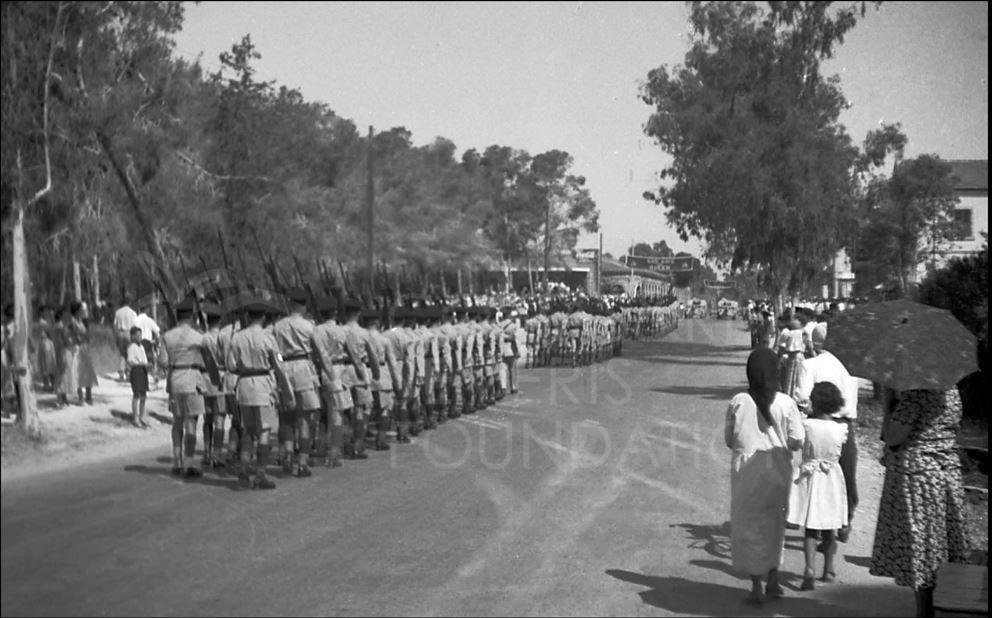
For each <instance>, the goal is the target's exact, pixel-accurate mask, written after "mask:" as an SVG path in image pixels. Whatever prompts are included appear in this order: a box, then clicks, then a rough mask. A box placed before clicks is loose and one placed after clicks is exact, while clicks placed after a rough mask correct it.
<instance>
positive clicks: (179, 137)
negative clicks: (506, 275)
mask: <svg viewBox="0 0 992 618" xmlns="http://www.w3.org/2000/svg"><path fill="white" fill-rule="evenodd" d="M182 21H183V9H182V5H181V4H180V3H179V2H142V3H134V2H107V1H103V2H61V3H43V2H10V3H4V5H3V24H4V25H3V76H2V80H3V127H2V131H3V136H2V137H3V140H2V204H0V205H2V207H3V212H2V217H3V225H4V226H5V229H6V228H7V227H8V226H9V225H10V221H11V220H12V217H13V213H14V208H13V204H14V203H15V202H16V201H17V200H28V199H30V198H31V197H32V195H33V194H34V192H36V191H38V189H39V187H41V186H43V185H44V181H45V175H44V165H43V162H44V160H45V158H46V156H47V157H48V158H49V159H50V160H51V164H52V165H51V168H52V175H53V178H52V187H53V189H52V191H51V193H50V194H49V195H47V197H45V199H43V200H41V201H40V202H39V203H38V204H36V205H34V206H33V207H32V208H30V209H29V210H28V211H27V221H26V222H25V232H26V237H27V244H28V248H29V262H30V268H31V273H32V278H33V280H34V282H35V286H34V287H35V289H36V291H37V292H38V295H39V300H41V301H45V302H61V301H62V300H64V297H65V296H66V292H65V278H66V273H67V270H68V268H67V264H69V263H71V262H72V261H73V260H75V261H76V262H81V263H82V264H83V265H84V266H83V268H84V269H86V265H88V264H90V263H91V262H90V260H91V258H93V257H94V256H95V257H96V258H97V263H99V264H100V265H101V269H100V275H101V277H100V279H101V281H99V282H97V285H99V286H100V287H102V288H103V290H104V295H106V294H107V293H108V292H109V294H110V295H111V296H116V295H117V293H118V290H119V289H121V288H128V289H129V290H130V291H131V293H132V294H139V295H140V294H143V293H148V292H150V291H151V289H152V288H151V284H150V283H149V280H150V279H154V280H156V282H157V283H159V284H161V285H162V287H163V288H166V289H165V291H166V293H168V294H173V295H177V294H178V293H179V292H180V291H181V288H182V287H183V285H184V282H183V279H184V277H181V276H180V274H179V273H180V272H181V271H182V270H189V271H194V270H196V271H198V270H200V269H201V267H202V266H207V267H209V268H217V267H222V266H223V265H224V262H225V257H226V258H227V262H229V263H231V266H232V269H235V268H236V269H238V270H245V271H247V272H244V273H242V276H243V277H244V278H245V279H246V280H251V279H255V280H257V279H258V278H259V277H264V276H265V274H266V273H267V272H268V271H269V270H270V269H269V268H268V267H267V266H266V265H265V262H266V260H271V261H273V262H275V264H276V270H277V271H281V272H283V273H287V272H288V273H292V272H293V271H294V266H295V265H296V264H299V265H301V266H302V270H303V271H306V272H305V274H306V275H307V276H310V277H313V276H314V275H315V274H316V272H317V271H318V270H319V268H318V267H317V266H316V264H317V263H318V262H319V261H320V260H327V261H328V262H336V261H338V260H340V261H341V263H342V266H343V267H344V268H345V269H355V270H357V269H359V268H360V265H361V264H363V263H364V258H365V255H366V249H367V248H366V235H365V227H366V223H365V222H366V218H365V217H366V208H365V205H366V191H367V178H368V176H367V174H368V167H369V160H371V168H372V176H373V179H374V184H373V190H374V195H375V222H376V226H375V227H376V229H375V246H374V252H375V256H376V261H377V262H380V263H382V264H385V265H387V267H388V268H390V269H396V270H399V269H401V268H402V269H403V271H404V272H407V271H409V272H410V273H416V272H420V273H425V272H428V271H431V270H448V269H452V270H455V269H459V268H483V267H495V266H496V265H498V264H500V263H505V262H517V263H519V262H520V261H521V260H526V259H528V258H534V257H537V256H539V255H541V253H542V252H543V251H545V250H546V249H547V250H548V251H550V252H551V253H552V254H555V255H556V254H558V253H567V252H569V251H570V250H572V249H573V248H574V246H575V242H576V239H577V237H578V234H579V233H580V232H582V231H586V232H591V231H595V230H597V229H598V222H597V219H598V211H597V207H596V204H595V202H594V201H593V200H592V198H591V197H590V195H589V189H588V186H587V185H586V181H585V178H584V177H583V176H581V175H580V174H578V173H577V172H576V171H575V170H574V169H573V160H572V157H571V156H570V155H569V154H568V153H567V152H564V151H562V150H558V149H552V150H549V151H547V152H543V153H536V154H531V153H528V152H526V151H525V150H523V149H520V148H515V147H512V146H505V145H491V146H489V147H487V148H486V149H485V150H484V151H483V152H482V154H480V153H479V152H477V151H476V150H474V149H470V150H467V151H465V152H464V153H463V154H461V155H459V154H458V152H457V147H456V145H455V144H454V143H452V142H451V141H450V140H448V139H446V138H444V137H437V138H435V139H434V140H433V141H432V142H430V143H427V144H426V145H423V146H416V145H415V144H414V143H413V136H412V135H411V134H410V132H409V131H408V130H407V129H405V128H403V127H390V128H379V130H377V131H376V132H375V133H374V135H373V136H372V139H371V141H370V140H369V137H368V136H367V135H365V134H364V131H362V130H360V129H359V128H358V127H356V126H355V123H354V122H353V121H352V120H350V119H347V118H343V117H341V116H339V115H337V114H336V113H335V112H334V111H333V110H332V109H331V107H330V106H329V105H328V104H326V103H324V102H317V101H309V100H307V99H305V98H304V97H303V95H302V94H301V93H300V91H299V90H296V89H294V88H290V87H287V86H284V85H280V84H278V83H276V82H273V81H262V80H260V79H258V77H257V75H256V72H255V69H254V66H255V63H256V62H257V60H258V59H259V58H260V57H261V53H262V50H259V49H257V48H256V46H255V44H254V43H253V42H252V40H251V37H250V35H246V36H245V37H243V38H242V39H241V40H240V41H238V42H236V43H235V44H234V45H232V47H231V49H230V50H228V51H226V52H225V53H223V54H221V55H220V58H219V61H220V68H219V69H218V70H217V71H216V72H214V73H209V74H207V73H205V72H204V71H203V69H202V68H201V67H200V65H199V63H197V62H193V63H190V62H187V61H185V60H182V59H179V58H177V57H175V56H174V55H173V47H174V43H173V40H172V38H171V37H172V35H173V34H175V33H176V32H177V31H178V30H179V29H180V28H181V27H182ZM50 52H51V53H50ZM50 56H51V65H52V68H51V71H50V75H51V78H50V79H46V77H45V76H46V66H47V63H48V60H49V57H50ZM46 87H47V88H48V89H49V90H50V91H51V97H50V99H51V103H50V105H49V107H50V109H48V114H47V116H46V115H45V114H43V113H42V112H43V107H44V106H43V101H45V100H46V99H45V97H44V96H43V95H44V93H45V89H46ZM45 118H48V120H47V122H48V128H49V133H50V135H51V136H52V138H51V140H49V142H50V146H51V147H50V149H48V150H46V149H45V148H43V143H44V140H42V139H40V137H41V135H42V133H43V131H42V124H43V123H44V122H45ZM221 238H222V239H223V245H224V246H223V247H222V243H221V241H220V239H221ZM256 238H257V243H256V240H255V239H256ZM3 242H4V246H3V248H4V251H5V252H8V251H9V249H8V246H9V244H8V243H7V240H6V236H5V238H4V241H3ZM7 264H8V260H4V267H3V273H2V274H3V277H4V281H7V280H9V277H10V270H9V267H8V265H7ZM184 267H185V268H184ZM92 274H95V273H92ZM8 287H9V286H6V285H5V286H4V290H7V289H8ZM59 289H61V292H57V290H59Z"/></svg>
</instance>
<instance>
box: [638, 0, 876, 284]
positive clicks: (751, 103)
mask: <svg viewBox="0 0 992 618" xmlns="http://www.w3.org/2000/svg"><path fill="white" fill-rule="evenodd" d="M865 9H866V6H865V4H864V3H861V4H860V5H854V6H849V7H845V8H840V9H835V8H834V7H833V6H832V3H829V2H771V3H769V6H768V8H767V10H762V9H760V8H758V7H757V6H756V5H755V4H753V3H744V2H706V3H702V2H694V3H692V5H691V15H690V23H691V26H692V40H691V47H690V50H689V52H688V53H687V54H686V56H685V61H684V64H683V65H680V66H676V67H666V66H661V67H658V68H656V69H653V70H652V71H650V73H649V74H648V78H647V81H646V82H645V83H644V84H643V86H642V90H641V97H642V99H643V101H644V102H645V103H646V104H648V105H649V106H651V107H652V108H653V109H654V111H653V113H652V114H651V116H650V117H649V119H648V121H647V123H646V124H645V126H644V132H645V133H646V134H647V135H648V136H650V137H652V138H654V140H655V142H656V143H657V144H658V145H659V146H660V147H661V148H662V150H664V151H665V152H666V153H668V154H670V155H671V156H672V163H671V165H670V166H669V167H667V168H665V169H663V170H662V171H661V173H660V178H661V186H660V187H658V188H657V189H655V190H653V191H648V192H645V197H646V198H647V199H651V200H653V201H655V202H657V203H659V204H662V205H664V206H665V207H666V209H667V217H668V220H669V222H670V223H671V224H672V225H673V226H675V227H676V229H677V230H678V231H679V233H680V235H681V237H682V238H683V240H687V239H688V237H689V236H696V237H698V238H701V239H702V240H704V241H705V243H706V257H708V258H711V259H714V260H716V261H717V263H719V264H721V265H729V266H730V267H731V268H732V269H735V270H736V269H741V268H751V269H755V270H757V271H758V272H759V273H760V276H761V279H762V283H763V286H764V287H765V288H766V289H767V290H768V291H769V292H770V293H772V294H779V293H782V292H787V291H788V292H794V291H797V290H799V289H801V288H802V287H804V286H805V284H806V283H808V282H809V281H810V280H811V279H812V278H813V277H814V276H815V275H816V274H817V273H818V272H820V271H821V270H822V269H823V268H825V267H826V266H827V265H828V264H829V262H830V260H831V259H832V258H833V256H834V255H835V254H836V252H837V250H838V249H840V248H841V247H842V246H843V245H844V244H845V242H847V241H849V239H850V238H851V237H852V236H853V233H854V229H855V223H856V219H855V208H854V206H855V203H856V197H857V192H858V184H857V169H858V164H859V163H860V162H861V160H862V157H861V155H860V153H859V151H858V149H857V148H856V147H855V146H854V145H853V144H852V142H851V139H850V138H849V136H848V135H847V133H846V131H845V129H844V127H843V126H842V125H841V124H840V123H839V122H838V118H839V115H840V113H841V111H842V110H843V109H844V108H845V106H846V104H847V103H846V100H845V99H844V96H843V94H842V92H841V90H840V83H839V79H838V78H837V77H825V76H823V75H822V74H821V71H820V65H821V61H822V60H823V59H826V58H829V57H831V55H832V54H833V50H834V48H835V47H836V46H837V45H839V44H840V43H842V42H843V38H844V35H845V34H846V33H847V32H848V31H850V29H851V28H853V27H854V25H855V23H856V20H857V18H858V17H859V16H863V15H864V13H865Z"/></svg>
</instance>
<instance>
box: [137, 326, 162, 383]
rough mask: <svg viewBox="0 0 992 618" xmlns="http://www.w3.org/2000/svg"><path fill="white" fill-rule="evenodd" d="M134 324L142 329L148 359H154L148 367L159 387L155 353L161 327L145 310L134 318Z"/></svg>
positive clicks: (142, 338)
mask: <svg viewBox="0 0 992 618" xmlns="http://www.w3.org/2000/svg"><path fill="white" fill-rule="evenodd" d="M133 326H137V327H138V328H140V329H141V345H142V346H144V348H145V354H146V355H147V356H148V359H149V360H150V361H152V364H151V365H149V367H148V373H149V374H150V375H151V378H152V381H153V382H154V383H155V388H158V375H157V374H156V372H155V365H154V361H155V359H156V358H157V357H158V354H156V353H155V349H156V347H157V346H158V340H159V335H160V334H161V332H162V331H161V329H160V328H159V326H158V323H157V322H155V319H154V318H152V316H150V315H148V314H147V313H146V312H145V311H144V310H142V312H141V313H139V314H138V315H137V316H135V318H134V324H133Z"/></svg>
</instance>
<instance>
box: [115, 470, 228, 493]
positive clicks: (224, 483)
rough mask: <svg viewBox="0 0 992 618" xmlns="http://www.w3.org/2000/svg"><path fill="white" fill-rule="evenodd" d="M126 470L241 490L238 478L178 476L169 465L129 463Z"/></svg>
mask: <svg viewBox="0 0 992 618" xmlns="http://www.w3.org/2000/svg"><path fill="white" fill-rule="evenodd" d="M124 471H125V472H137V473H138V474H147V475H150V476H164V477H165V478H168V479H172V480H177V481H178V480H182V481H183V482H185V483H190V484H192V485H206V486H208V487H221V488H224V489H229V490H231V491H240V490H241V487H240V486H239V485H238V480H237V479H219V478H212V477H209V476H200V477H197V478H185V477H182V476H176V475H174V474H172V468H171V467H169V466H165V467H159V466H142V465H128V466H124Z"/></svg>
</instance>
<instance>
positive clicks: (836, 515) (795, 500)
mask: <svg viewBox="0 0 992 618" xmlns="http://www.w3.org/2000/svg"><path fill="white" fill-rule="evenodd" d="M809 399H810V406H811V411H810V415H809V417H808V418H807V419H806V420H805V421H804V422H803V428H804V429H805V430H806V439H805V442H804V444H803V463H802V465H801V466H800V468H799V477H798V478H797V479H796V481H795V484H794V485H793V486H792V492H791V494H790V495H789V517H788V522H789V523H790V524H794V525H797V526H803V527H804V528H806V532H805V539H804V543H803V550H804V553H805V556H806V571H805V573H804V574H803V583H802V587H801V588H800V589H801V590H813V589H814V587H815V584H814V578H815V577H816V571H815V561H816V553H817V545H818V544H819V545H822V546H823V577H822V578H821V581H824V582H832V581H833V580H834V577H835V573H834V554H836V553H837V541H836V540H835V539H834V532H835V531H836V530H837V529H838V528H843V527H844V526H846V525H847V489H846V485H845V484H844V471H843V470H842V469H841V467H840V452H841V449H842V448H843V447H844V442H846V441H847V431H848V426H847V424H846V423H841V422H838V421H837V420H835V419H834V418H833V415H834V413H836V412H837V411H839V410H840V409H841V408H842V407H843V406H844V399H843V397H842V396H841V394H840V389H838V388H837V386H835V385H834V384H833V383H832V382H817V383H816V384H815V385H813V391H812V393H810V396H809Z"/></svg>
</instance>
